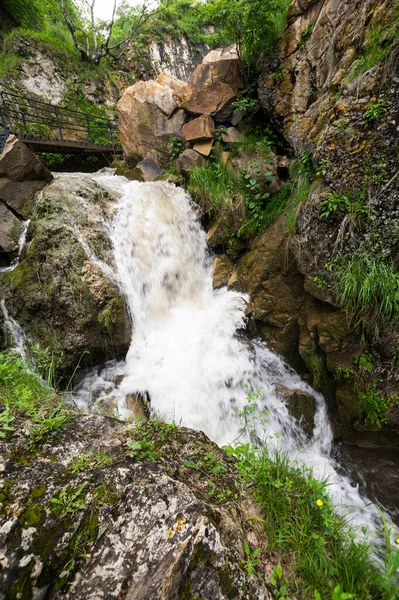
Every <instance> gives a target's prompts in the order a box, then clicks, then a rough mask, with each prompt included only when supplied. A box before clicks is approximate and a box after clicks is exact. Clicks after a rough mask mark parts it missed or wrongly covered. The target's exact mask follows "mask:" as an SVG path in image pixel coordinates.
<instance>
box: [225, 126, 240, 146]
mask: <svg viewBox="0 0 399 600" xmlns="http://www.w3.org/2000/svg"><path fill="white" fill-rule="evenodd" d="M241 139H242V135H241V133H240V132H239V131H237V129H236V128H235V127H229V128H228V129H227V130H226V131H225V132H224V133H222V140H223V141H224V142H225V143H226V144H239V143H240V142H241Z"/></svg>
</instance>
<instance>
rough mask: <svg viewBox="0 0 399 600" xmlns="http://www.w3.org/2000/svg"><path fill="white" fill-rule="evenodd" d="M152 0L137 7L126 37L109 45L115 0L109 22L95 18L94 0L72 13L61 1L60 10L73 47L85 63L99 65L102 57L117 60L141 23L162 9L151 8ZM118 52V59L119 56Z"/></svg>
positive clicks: (115, 11) (62, 0) (115, 7)
mask: <svg viewBox="0 0 399 600" xmlns="http://www.w3.org/2000/svg"><path fill="white" fill-rule="evenodd" d="M151 4H152V2H151V0H144V2H143V3H142V4H141V5H140V6H138V7H136V9H135V11H134V13H133V15H132V16H133V18H132V19H131V21H130V26H129V31H128V33H127V35H126V36H125V37H124V38H123V39H122V40H119V41H118V42H116V43H112V39H111V38H112V33H113V27H114V24H115V16H116V14H117V10H116V9H117V0H113V9H112V16H111V20H110V21H101V20H99V19H97V18H96V16H95V5H96V0H81V6H79V7H78V6H76V5H74V7H75V9H76V10H75V11H73V10H71V8H70V6H69V7H68V4H67V2H66V0H61V9H62V14H63V16H64V20H65V23H66V25H67V27H68V29H69V31H70V33H71V35H72V39H73V43H74V45H75V48H76V49H77V50H78V51H79V52H80V55H81V57H82V58H83V59H84V60H88V61H90V62H93V63H94V64H96V65H98V64H99V62H100V60H101V59H102V58H105V57H106V56H114V57H115V58H119V56H120V54H121V51H122V52H123V49H124V48H125V47H126V45H127V44H128V43H129V42H130V41H131V40H132V39H133V38H134V37H135V36H136V35H137V34H138V33H139V32H140V30H141V29H142V28H143V26H144V24H145V23H146V22H147V21H148V20H149V19H150V17H152V16H154V15H155V14H156V13H158V12H159V11H160V10H161V8H160V7H156V8H153V9H152V8H151ZM131 14H132V13H131ZM118 52H119V56H118Z"/></svg>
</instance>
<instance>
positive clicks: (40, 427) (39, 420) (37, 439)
mask: <svg viewBox="0 0 399 600" xmlns="http://www.w3.org/2000/svg"><path fill="white" fill-rule="evenodd" d="M32 419H33V423H34V425H33V427H31V429H30V430H29V438H30V444H29V447H30V449H31V450H34V449H35V448H37V446H38V445H39V444H40V443H41V442H43V441H44V439H47V438H48V437H49V436H50V435H52V434H53V433H57V432H59V431H60V430H61V429H63V427H64V425H65V424H66V423H67V422H68V421H69V420H70V419H71V415H70V413H69V412H68V411H67V410H66V409H65V408H64V406H62V405H60V406H58V407H56V408H51V409H50V410H46V409H41V410H40V411H39V412H38V413H37V414H35V415H33V418H32Z"/></svg>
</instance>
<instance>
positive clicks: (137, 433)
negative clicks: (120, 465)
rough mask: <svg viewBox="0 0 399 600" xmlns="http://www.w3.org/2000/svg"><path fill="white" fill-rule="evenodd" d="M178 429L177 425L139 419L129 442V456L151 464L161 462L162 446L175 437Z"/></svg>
mask: <svg viewBox="0 0 399 600" xmlns="http://www.w3.org/2000/svg"><path fill="white" fill-rule="evenodd" d="M178 429H179V428H178V426H177V425H176V424H175V423H164V422H163V421H158V420H157V421H145V420H143V419H139V420H138V421H137V423H136V424H135V427H134V430H133V434H134V437H133V439H130V440H128V442H127V447H128V449H129V452H128V454H129V456H131V457H132V458H134V459H135V460H148V461H150V462H157V461H159V460H161V457H162V455H161V448H162V446H163V445H164V444H165V443H166V442H168V441H169V440H170V439H172V438H173V437H174V436H175V434H176V432H177V431H178Z"/></svg>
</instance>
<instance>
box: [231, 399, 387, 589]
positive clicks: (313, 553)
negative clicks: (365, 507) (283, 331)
mask: <svg viewBox="0 0 399 600" xmlns="http://www.w3.org/2000/svg"><path fill="white" fill-rule="evenodd" d="M238 414H239V416H241V417H242V418H243V424H245V427H246V429H247V431H248V432H249V433H250V434H251V432H252V434H251V437H252V438H253V439H256V440H257V441H258V439H259V438H257V436H256V430H255V429H254V424H255V422H259V417H260V415H259V414H257V411H256V409H255V410H254V405H253V404H251V397H250V396H248V406H246V407H244V409H243V411H242V412H240V413H238ZM263 422H265V419H264V418H263ZM264 427H265V436H264V437H265V439H266V440H267V439H268V436H267V423H266V424H265V425H264ZM225 450H226V452H227V453H228V454H229V455H233V456H235V457H236V458H237V459H238V460H237V467H238V469H239V471H240V473H241V477H242V480H243V482H245V484H247V485H249V487H250V489H251V493H252V494H253V496H254V497H255V500H256V501H257V503H258V505H259V506H260V507H261V508H262V518H261V519H260V518H259V515H258V516H257V517H254V525H255V523H257V526H259V521H261V522H262V525H263V527H264V531H265V537H266V539H267V548H265V549H264V548H261V552H267V554H268V555H269V554H270V553H271V554H273V555H274V557H275V559H277V560H279V561H280V564H281V565H283V567H284V566H286V567H288V568H289V572H290V576H289V580H290V584H289V587H290V589H289V590H288V593H289V594H290V595H291V596H292V597H295V598H303V599H307V600H310V599H312V600H313V599H317V598H318V599H322V600H330V599H331V598H334V599H335V598H342V599H343V598H352V597H353V599H356V600H377V599H378V600H393V599H394V598H396V595H395V593H396V592H397V591H398V584H399V580H398V577H397V573H396V569H397V568H398V567H399V551H398V550H397V548H393V547H392V544H391V543H390V541H389V536H388V539H387V540H386V548H385V550H384V552H383V554H384V564H385V568H384V567H382V565H379V564H377V563H376V562H375V559H374V558H373V557H372V555H371V552H370V547H369V545H368V544H367V543H366V542H364V543H361V542H359V541H357V539H356V533H357V532H355V531H354V530H352V529H351V527H350V516H349V515H347V516H341V515H338V514H337V512H336V510H335V508H334V506H333V503H332V500H331V498H330V495H329V493H328V485H329V482H328V480H324V481H319V480H317V479H316V478H315V477H314V475H313V473H312V471H311V469H309V468H307V467H305V466H303V465H302V464H299V463H297V462H294V461H293V460H292V459H291V458H290V457H289V456H288V455H287V454H285V453H284V452H282V451H278V450H274V451H271V450H269V449H268V447H267V445H263V446H260V447H259V446H251V445H250V444H238V445H236V446H234V447H232V446H228V447H225ZM250 518H251V517H249V519H250ZM383 524H384V526H385V525H386V523H385V521H384V520H383ZM292 573H294V577H293V576H292ZM338 586H339V589H340V590H341V592H342V593H343V595H342V596H339V595H338V596H336V595H334V593H335V592H334V590H336V589H337V588H338ZM346 594H353V596H349V595H346ZM277 597H278V598H283V597H284V598H285V597H286V596H285V595H284V596H277Z"/></svg>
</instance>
